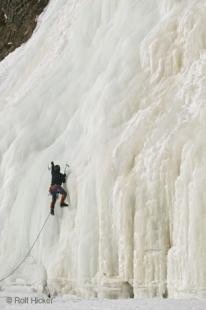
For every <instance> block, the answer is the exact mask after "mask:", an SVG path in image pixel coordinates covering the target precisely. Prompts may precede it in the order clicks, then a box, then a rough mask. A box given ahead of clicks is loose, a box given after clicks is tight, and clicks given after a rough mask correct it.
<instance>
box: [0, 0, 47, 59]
mask: <svg viewBox="0 0 206 310" xmlns="http://www.w3.org/2000/svg"><path fill="white" fill-rule="evenodd" d="M48 2H49V0H1V2H0V60H2V59H3V58H4V57H6V56H7V55H8V54H9V53H11V52H12V51H13V50H15V49H16V48H17V47H18V46H20V45H21V44H22V43H24V42H26V41H27V40H28V39H29V38H30V36H31V35H32V33H33V30H34V29H35V27H36V18H37V16H38V15H39V14H40V13H41V12H42V11H43V9H44V8H45V7H46V5H47V4H48Z"/></svg>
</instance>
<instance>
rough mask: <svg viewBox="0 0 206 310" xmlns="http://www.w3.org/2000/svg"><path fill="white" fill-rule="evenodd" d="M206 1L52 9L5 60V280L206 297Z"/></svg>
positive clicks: (0, 96) (117, 293)
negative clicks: (54, 167) (60, 177)
mask: <svg viewBox="0 0 206 310" xmlns="http://www.w3.org/2000/svg"><path fill="white" fill-rule="evenodd" d="M205 21H206V1H205V0H199V1H198V0H189V1H188V0H187V1H186V0H185V1H184V0H182V1H181V0H179V1H178V0H164V1H163V0H153V1H151V0H144V1H143V0H135V1H134V0H58V1H57V0H50V4H49V6H48V7H47V8H46V10H45V12H44V13H43V14H42V15H41V16H40V18H39V22H38V26H37V28H36V30H35V32H34V34H33V36H32V38H31V39H30V40H29V41H28V42H27V43H26V44H24V45H22V46H21V47H20V48H18V49H17V50H16V51H15V52H13V53H12V54H10V55H9V56H8V57H7V58H6V59H4V60H3V61H2V62H1V63H0V189H1V195H0V277H3V276H4V275H5V274H7V273H8V272H10V270H11V269H12V268H13V267H14V266H15V265H16V264H17V263H18V262H19V260H21V259H22V257H23V256H24V255H25V253H26V251H27V250H28V248H29V247H30V245H31V244H32V242H33V240H34V239H35V237H36V235H37V234H38V232H39V230H40V228H41V225H42V223H43V221H44V219H45V217H46V216H47V214H48V212H49V204H50V200H51V197H49V196H48V187H49V183H50V172H49V171H48V169H47V166H48V164H49V163H50V162H51V160H54V161H55V162H57V163H60V164H61V166H62V169H63V168H64V164H65V163H67V162H68V163H70V165H71V168H70V175H69V176H68V180H67V188H68V191H69V193H70V198H71V205H72V206H71V207H70V208H69V209H64V210H62V209H60V208H59V206H58V204H57V205H56V207H55V212H56V215H55V217H50V218H49V222H48V223H47V226H46V228H45V230H44V231H43V233H42V235H41V237H40V239H39V241H38V243H37V244H36V246H35V248H34V249H33V251H32V254H31V257H29V259H28V260H27V261H26V262H25V264H24V266H22V268H21V269H19V270H18V272H16V273H15V274H14V275H13V276H12V277H10V278H9V279H8V280H7V284H9V283H11V282H12V283H14V282H18V283H24V284H32V285H33V286H34V287H36V289H37V290H40V291H41V290H43V289H44V287H46V286H47V287H48V288H49V290H50V291H52V292H57V293H64V292H71V293H75V294H78V295H81V296H85V297H90V296H91V297H92V296H98V297H129V296H131V295H132V292H133V293H134V296H135V297H152V296H163V295H164V296H167V295H168V296H170V297H183V296H204V297H205V296H206V241H205V240H206V194H205V186H206V144H205V132H206V121H205V119H206V101H205V100H206V87H205V85H206V75H205V72H206V27H205V23H206V22H205Z"/></svg>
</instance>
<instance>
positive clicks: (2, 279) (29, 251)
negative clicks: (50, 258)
mask: <svg viewBox="0 0 206 310" xmlns="http://www.w3.org/2000/svg"><path fill="white" fill-rule="evenodd" d="M49 216H50V212H49V214H48V216H47V217H46V219H45V221H44V224H43V225H42V227H41V229H40V231H39V233H38V235H37V237H36V239H35V240H34V242H33V243H32V246H31V247H30V249H29V250H28V252H27V253H26V255H25V257H24V258H23V259H22V260H21V261H20V262H19V263H18V265H17V266H16V267H15V268H14V269H13V270H12V271H11V272H10V273H9V274H8V275H7V276H5V277H4V278H1V279H0V282H2V281H4V280H6V279H7V278H9V277H10V276H11V275H12V274H13V273H14V272H15V271H16V270H17V269H19V267H20V266H21V265H22V264H23V263H24V261H25V260H26V259H27V257H28V256H29V254H30V253H31V251H32V249H33V247H34V245H35V243H36V242H37V240H38V239H39V236H40V235H41V232H42V230H43V229H44V226H45V225H46V223H47V221H48V218H49Z"/></svg>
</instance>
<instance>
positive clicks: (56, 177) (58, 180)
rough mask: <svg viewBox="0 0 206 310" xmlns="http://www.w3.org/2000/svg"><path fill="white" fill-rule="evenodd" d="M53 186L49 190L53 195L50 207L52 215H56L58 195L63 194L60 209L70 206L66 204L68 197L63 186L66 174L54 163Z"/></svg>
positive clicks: (52, 167) (52, 165)
mask: <svg viewBox="0 0 206 310" xmlns="http://www.w3.org/2000/svg"><path fill="white" fill-rule="evenodd" d="M51 175H52V180H51V186H50V188H49V192H50V194H51V195H52V202H51V206H50V213H51V214H52V215H54V206H55V203H56V200H57V197H58V194H61V195H62V197H61V201H60V207H67V206H68V204H67V203H65V199H66V196H67V193H66V191H65V190H64V189H63V187H62V186H61V185H62V183H65V182H66V174H65V173H64V174H63V173H61V172H60V166H59V165H54V163H53V161H52V162H51Z"/></svg>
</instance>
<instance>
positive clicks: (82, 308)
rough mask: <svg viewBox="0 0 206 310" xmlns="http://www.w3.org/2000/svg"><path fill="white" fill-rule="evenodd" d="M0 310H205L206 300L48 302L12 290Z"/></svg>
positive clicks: (16, 288) (0, 300) (60, 299)
mask: <svg viewBox="0 0 206 310" xmlns="http://www.w3.org/2000/svg"><path fill="white" fill-rule="evenodd" d="M0 307H1V309H5V310H7V309H9V310H10V309H21V310H24V309H25V310H28V309H29V310H30V309H37V310H42V309H51V310H52V309H57V308H58V309H60V310H66V309H69V310H96V309H97V310H114V309H115V310H125V309H127V310H148V309H149V310H165V309H166V310H174V309H178V310H205V307H206V301H205V300H204V299H187V300H181V299H179V300H178V299H176V300H175V299H159V298H151V299H115V300H114V299H113V300H112V299H96V298H92V299H81V298H79V297H75V296H69V295H63V296H58V297H52V298H47V297H46V296H39V295H38V296H37V295H35V294H34V292H32V289H31V288H28V287H27V288H26V287H20V286H13V287H10V288H9V289H7V290H6V292H3V293H1V292H0Z"/></svg>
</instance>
